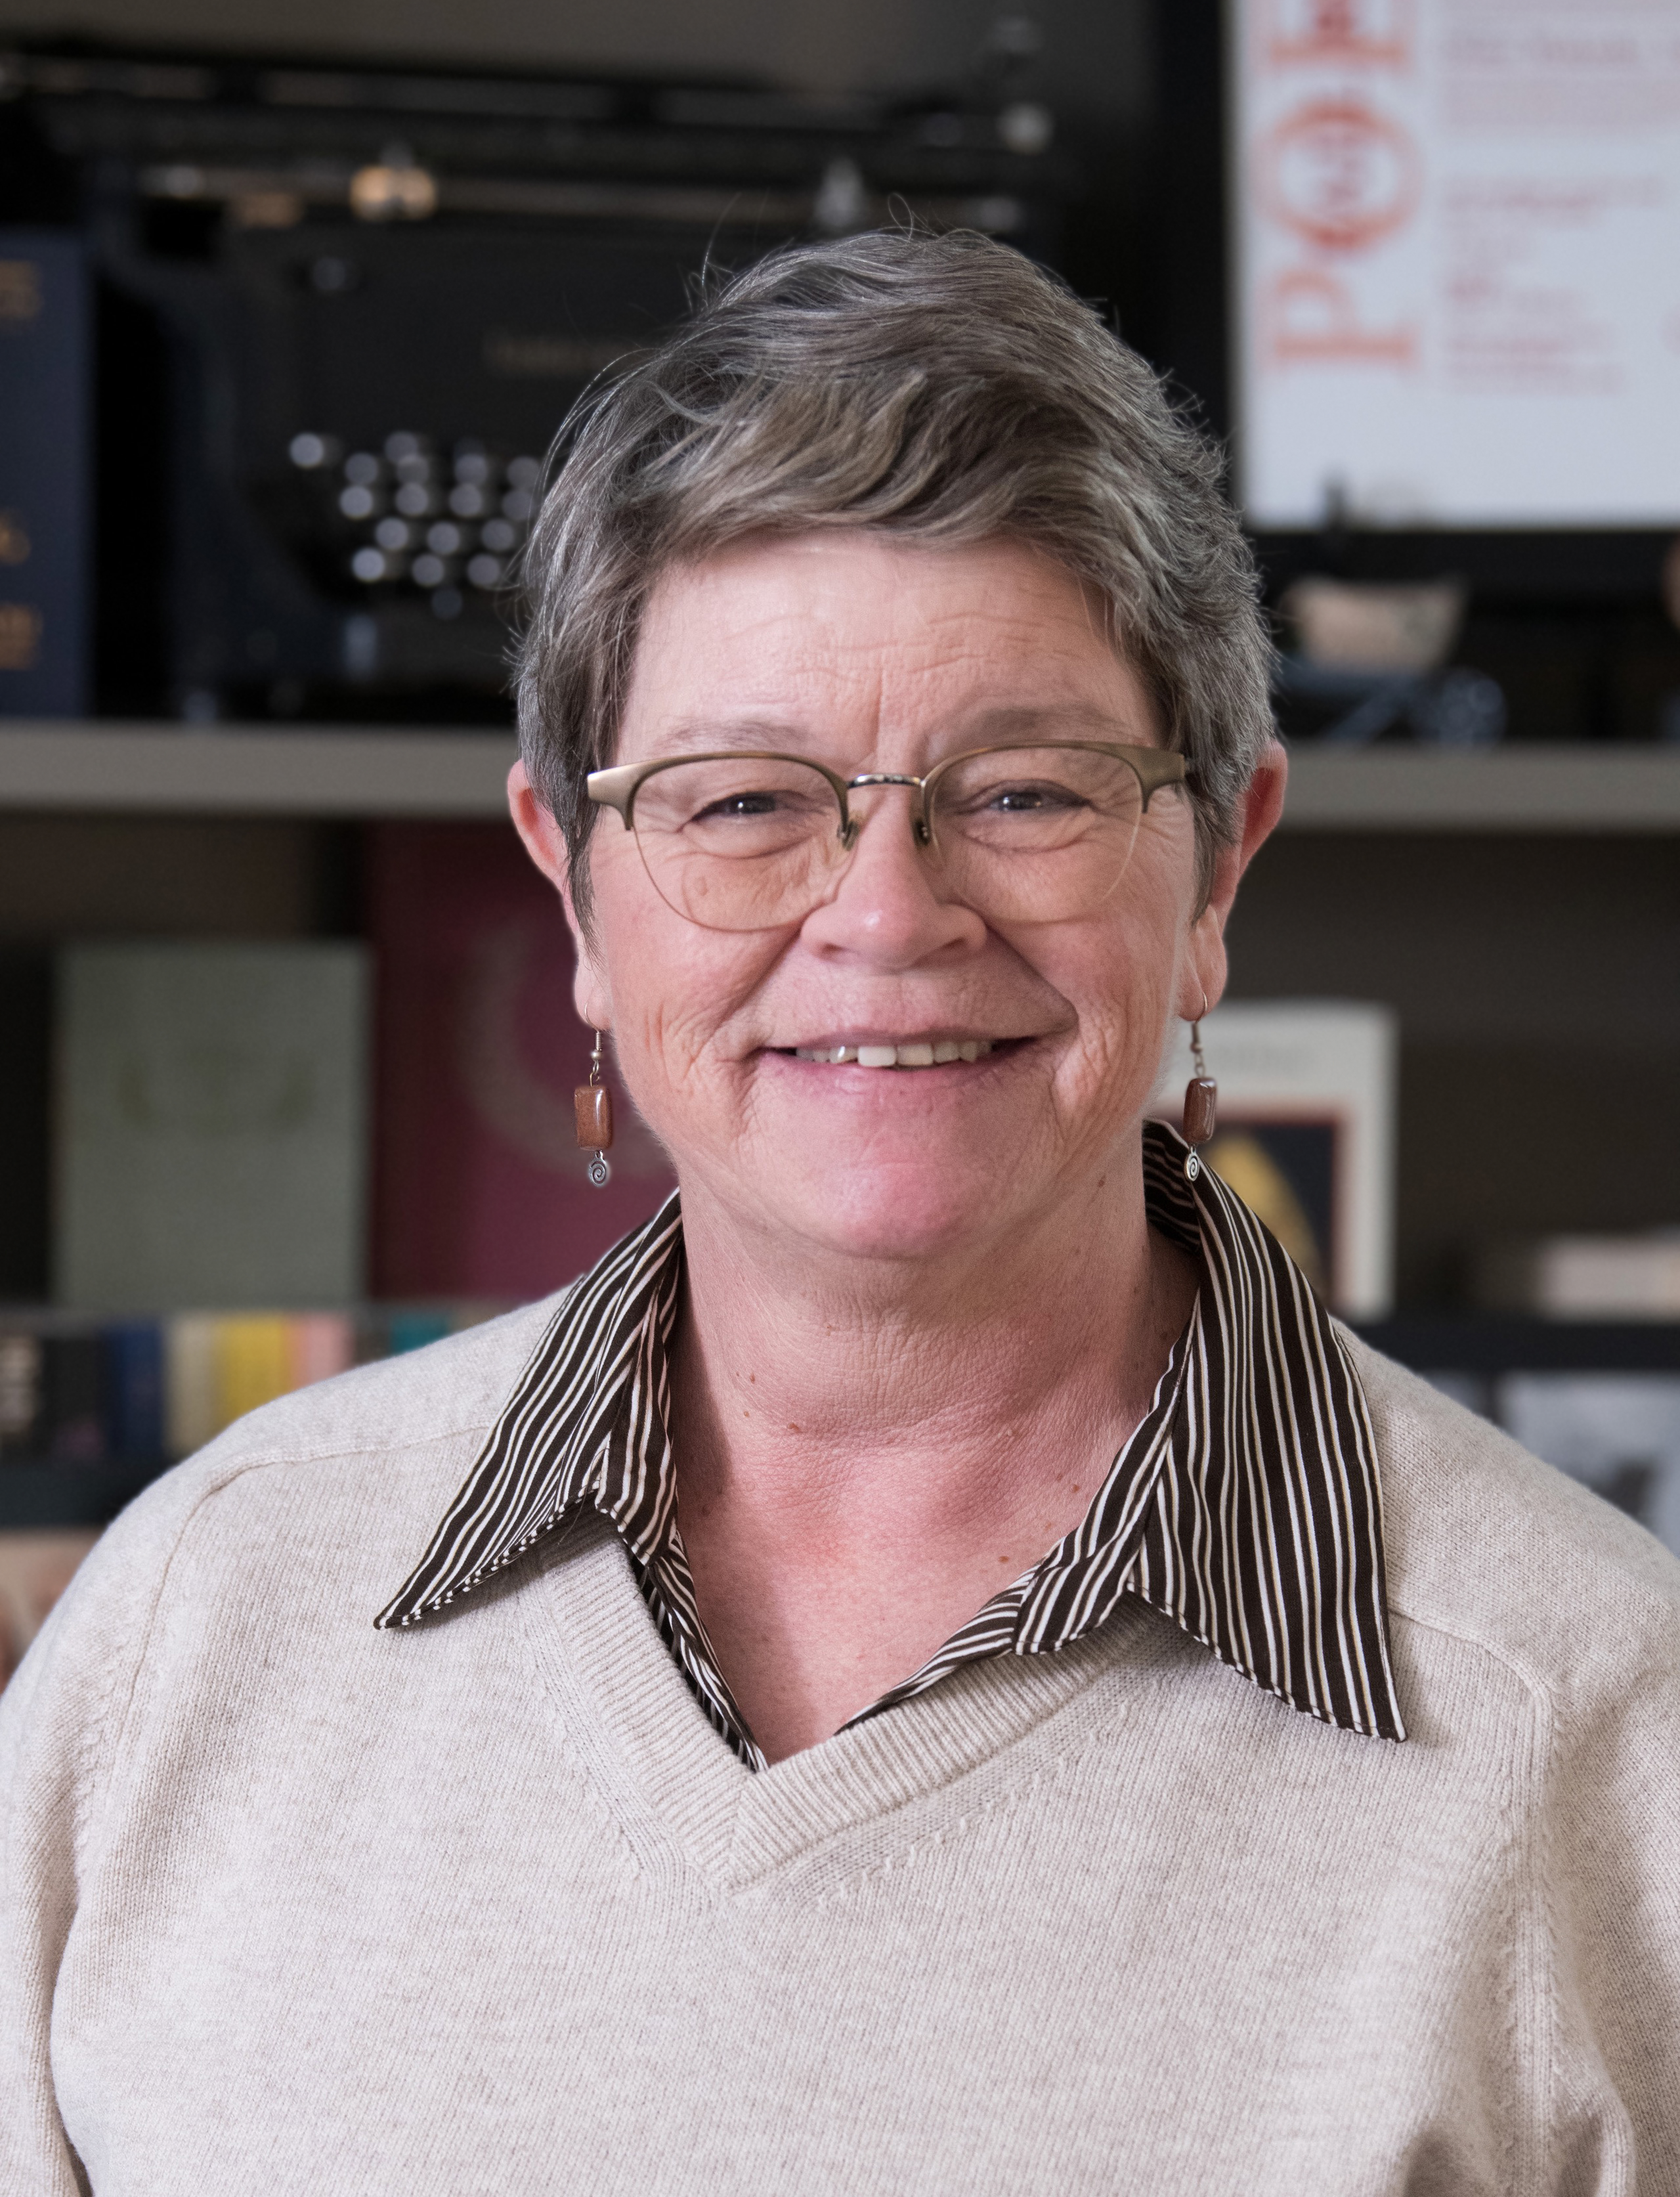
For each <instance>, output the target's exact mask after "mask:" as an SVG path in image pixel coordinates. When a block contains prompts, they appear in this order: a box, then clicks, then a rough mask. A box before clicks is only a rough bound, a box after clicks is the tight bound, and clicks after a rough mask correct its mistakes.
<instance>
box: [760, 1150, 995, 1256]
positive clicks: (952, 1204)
mask: <svg viewBox="0 0 1680 2197" xmlns="http://www.w3.org/2000/svg"><path fill="white" fill-rule="evenodd" d="M794 1176H795V1170H792V1169H790V1170H789V1172H788V1174H787V1175H785V1177H784V1185H785V1196H784V1197H782V1198H780V1199H779V1200H777V1201H776V1203H777V1205H778V1208H779V1217H780V1218H781V1219H782V1220H784V1221H785V1223H787V1224H789V1225H791V1227H792V1229H793V1230H794V1231H795V1232H797V1233H798V1234H800V1235H802V1236H804V1237H806V1238H814V1239H815V1240H817V1241H819V1242H820V1243H822V1244H823V1245H824V1246H825V1247H826V1249H829V1250H831V1251H832V1252H835V1253H837V1254H839V1255H842V1256H848V1257H852V1258H860V1259H888V1260H895V1261H900V1260H920V1259H932V1258H938V1257H940V1256H941V1255H948V1254H951V1253H953V1252H960V1251H962V1250H963V1249H967V1248H971V1247H973V1246H975V1245H976V1244H979V1243H984V1242H985V1241H987V1240H988V1239H989V1238H991V1237H993V1236H994V1235H995V1234H996V1232H997V1231H998V1230H999V1227H1000V1226H1007V1225H1008V1222H1007V1215H1006V1214H1005V1210H1004V1208H1005V1204H1006V1203H1007V1201H1006V1199H1005V1198H1004V1197H1000V1196H999V1187H1000V1185H999V1181H998V1180H997V1178H996V1176H995V1175H994V1174H992V1173H991V1172H989V1171H988V1170H987V1169H985V1168H983V1167H977V1166H976V1165H975V1164H974V1162H973V1159H972V1157H971V1156H970V1157H968V1158H966V1159H959V1158H957V1157H955V1156H952V1155H949V1154H943V1155H933V1154H930V1153H929V1152H927V1151H923V1152H920V1153H918V1154H914V1155H908V1154H906V1155H901V1156H896V1157H895V1156H887V1155H884V1154H882V1153H879V1152H877V1153H875V1154H873V1155H871V1156H867V1157H864V1158H860V1159H858V1160H856V1161H854V1162H851V1163H849V1164H848V1163H847V1162H844V1161H842V1162H839V1163H838V1164H834V1163H831V1164H829V1165H828V1166H827V1167H826V1168H799V1169H798V1170H797V1176H798V1178H799V1180H797V1181H796V1180H795V1179H794Z"/></svg>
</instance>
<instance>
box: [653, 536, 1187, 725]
mask: <svg viewBox="0 0 1680 2197" xmlns="http://www.w3.org/2000/svg"><path fill="white" fill-rule="evenodd" d="M1091 598H1092V590H1091V589H1090V588H1088V587H1087V586H1086V585H1085V584H1084V583H1081V582H1080V581H1079V580H1078V579H1077V578H1076V577H1075V576H1074V575H1073V574H1071V573H1069V571H1066V570H1065V568H1063V566H1061V565H1057V564H1056V563H1054V562H1053V561H1052V560H1051V559H1049V558H1047V557H1046V556H1044V555H1042V554H1040V553H1039V552H1037V551H1034V550H1032V549H1029V548H1023V547H1022V545H1020V544H1017V543H1013V542H984V543H979V544H973V545H968V546H965V547H953V548H944V547H929V546H926V545H921V544H914V545H907V544H905V543H901V542H892V541H890V540H889V539H888V538H884V537H883V536H873V535H865V534H861V533H860V534H859V535H856V536H844V537H839V536H820V537H818V538H817V539H816V540H814V541H811V542H807V541H805V540H798V541H796V542H765V541H762V540H761V541H758V542H750V543H745V544H739V545H736V546H735V547H734V548H731V549H729V550H727V551H725V552H722V553H721V554H719V555H717V556H716V557H714V558H711V559H706V560H705V561H704V562H703V563H700V564H698V565H690V566H685V567H679V568H677V569H676V570H675V571H672V572H670V573H669V574H668V575H667V576H666V577H665V578H664V579H663V581H662V582H661V583H660V585H659V587H658V588H657V589H656V590H655V593H654V595H653V597H652V600H651V601H650V602H649V605H648V607H647V612H646V617H645V618H644V621H643V624H642V632H641V639H640V645H639V646H638V650H637V655H636V661H635V664H634V666H633V670H632V679H631V685H630V692H629V697H628V699H627V704H626V708H625V712H624V718H623V728H622V737H621V739H620V743H619V745H618V750H617V753H618V758H619V760H621V761H633V760H638V759H641V758H644V757H648V756H654V755H661V754H668V753H671V752H703V751H706V750H709V749H716V748H729V747H752V748H766V747H770V748H779V749H785V750H786V751H790V752H792V753H795V754H811V755H816V756H821V758H822V759H823V760H824V761H826V762H829V763H830V764H831V766H833V767H836V768H842V767H849V766H851V765H853V764H860V765H876V766H879V765H880V764H881V763H882V762H883V758H884V757H885V756H887V755H889V754H890V755H891V756H892V757H893V759H894V762H895V764H902V763H905V762H921V763H923V764H924V765H925V764H926V763H928V762H932V761H934V760H936V759H937V758H938V757H939V756H941V755H943V754H950V753H956V752H959V751H961V750H962V749H964V748H965V747H974V746H983V745H988V744H989V743H991V742H994V741H1008V740H1020V739H1042V738H1057V737H1059V738H1063V739H1104V740H1115V741H1129V742H1133V743H1139V744H1153V743H1154V742H1155V740H1156V739H1157V737H1158V735H1157V733H1156V729H1155V726H1154V721H1153V712H1152V711H1151V710H1150V704H1149V701H1148V699H1147V696H1146V694H1145V693H1144V688H1143V687H1142V684H1141V682H1140V681H1138V677H1137V675H1136V674H1135V673H1134V672H1133V670H1132V669H1131V667H1130V666H1129V665H1128V664H1127V663H1126V662H1125V660H1124V658H1123V657H1121V656H1120V655H1119V654H1117V653H1116V652H1115V649H1114V647H1113V646H1112V645H1111V643H1110V641H1109V637H1108V634H1107V620H1106V617H1105V616H1102V615H1099V614H1098V611H1097V609H1096V608H1095V607H1094V606H1093V604H1092V600H1091Z"/></svg>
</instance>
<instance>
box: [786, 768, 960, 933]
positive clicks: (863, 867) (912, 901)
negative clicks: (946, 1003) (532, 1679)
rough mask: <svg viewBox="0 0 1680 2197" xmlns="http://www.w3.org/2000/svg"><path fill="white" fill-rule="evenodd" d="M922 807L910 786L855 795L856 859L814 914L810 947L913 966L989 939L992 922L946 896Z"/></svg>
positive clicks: (807, 925) (809, 920) (872, 789)
mask: <svg viewBox="0 0 1680 2197" xmlns="http://www.w3.org/2000/svg"><path fill="white" fill-rule="evenodd" d="M919 805H920V804H919V801H918V796H917V794H916V791H915V790H914V789H913V788H909V787H907V788H905V789H903V790H902V791H901V790H900V789H899V788H898V787H897V786H890V787H870V788H868V789H866V791H862V792H860V793H854V795H853V796H852V804H851V807H852V817H853V821H854V826H855V827H856V831H857V838H856V842H855V843H854V847H853V850H852V855H851V860H850V861H849V862H848V864H847V866H846V868H845V870H844V872H843V874H842V876H841V879H840V884H839V887H838V890H837V891H836V893H835V895H834V896H833V898H832V899H831V900H830V901H826V902H825V904H824V905H823V906H822V907H820V908H818V909H817V910H816V911H815V912H814V913H813V914H812V915H810V916H808V918H807V919H806V922H805V927H804V931H803V938H804V942H805V943H806V944H807V945H808V946H810V947H812V948H815V949H817V950H818V951H826V952H829V953H849V954H860V955H861V956H863V957H864V958H865V959H868V960H871V961H873V962H876V963H878V965H881V966H883V967H884V968H892V969H908V968H913V967H915V966H916V965H917V964H918V963H919V962H923V961H926V960H929V959H932V958H934V957H936V956H939V955H946V954H953V953H959V952H962V951H964V950H965V949H967V948H972V947H975V946H977V945H979V944H980V943H981V942H982V940H983V939H984V938H985V936H986V925H985V923H984V921H983V920H982V918H981V917H980V916H978V915H977V914H976V913H975V911H974V910H973V909H972V908H970V907H964V906H963V904H962V903H961V902H960V901H953V900H947V899H946V898H944V897H942V896H941V887H940V877H939V872H938V868H937V867H936V864H935V863H934V862H933V861H930V858H929V856H928V855H926V854H924V852H923V850H922V849H921V848H920V846H919V845H918V842H917V838H916V828H915V819H916V817H917V815H918V813H919Z"/></svg>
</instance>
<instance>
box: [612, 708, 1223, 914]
mask: <svg viewBox="0 0 1680 2197" xmlns="http://www.w3.org/2000/svg"><path fill="white" fill-rule="evenodd" d="M1047 749H1048V750H1052V751H1059V750H1063V749H1066V750H1070V751H1074V752H1075V753H1079V754H1084V755H1100V756H1109V757H1110V758H1111V759H1112V760H1113V761H1115V762H1120V763H1123V764H1124V765H1125V766H1126V767H1127V769H1129V770H1130V771H1131V772H1132V774H1133V776H1134V777H1135V778H1136V780H1137V781H1138V795H1139V800H1138V818H1139V820H1142V818H1143V817H1144V815H1145V814H1147V813H1148V809H1149V805H1150V795H1151V794H1153V793H1156V792H1158V791H1160V789H1161V788H1162V786H1163V785H1184V784H1185V782H1186V780H1187V779H1188V776H1189V768H1188V765H1187V764H1186V762H1185V758H1184V756H1181V755H1179V754H1177V753H1175V752H1174V751H1173V750H1171V749H1168V748H1152V747H1137V746H1132V745H1127V744H1125V743H1122V742H1119V741H1111V740H999V741H997V742H994V744H992V745H989V746H987V747H981V748H965V749H964V751H963V752H962V753H961V754H960V755H953V756H945V757H944V758H943V760H942V761H941V762H937V763H936V764H935V765H934V767H933V768H932V769H931V770H930V771H928V772H927V773H925V774H924V775H922V776H919V777H918V776H917V775H915V774H913V773H911V772H907V771H895V770H866V771H860V772H858V773H857V774H855V775H854V776H853V777H850V778H845V777H843V776H842V775H841V774H840V773H839V772H838V771H837V770H831V769H830V768H828V766H827V764H826V763H822V762H817V761H816V759H815V758H814V756H800V755H786V754H784V753H782V752H781V751H779V750H775V749H769V748H718V749H712V750H709V751H706V752H704V753H702V754H697V755H676V756H658V757H656V758H655V759H653V760H652V761H651V762H627V763H615V764H613V765H611V767H610V768H607V769H605V770H592V771H591V772H590V773H589V774H588V778H587V779H586V780H584V787H585V790H586V791H587V792H588V797H589V798H590V800H591V801H593V802H596V803H599V804H600V807H601V808H603V809H611V810H613V811H614V813H615V814H617V816H618V818H619V820H621V822H622V823H623V826H624V829H625V830H626V831H627V832H634V829H635V803H636V796H637V794H638V793H639V792H640V791H641V789H642V787H643V786H644V785H646V783H647V781H648V780H649V779H651V778H655V777H657V776H658V774H660V773H661V772H662V771H667V770H679V769H682V768H686V766H688V765H690V764H692V763H707V762H779V763H792V764H796V765H797V766H799V767H800V768H803V769H806V770H811V771H814V772H815V773H816V774H817V775H818V776H819V777H820V778H823V779H826V780H827V782H828V785H829V786H830V788H831V791H832V792H833V795H834V800H835V807H836V810H837V814H838V816H839V820H840V822H839V831H838V833H837V837H838V839H839V842H840V844H841V846H842V847H843V849H845V851H846V852H847V853H848V854H850V852H851V850H852V849H853V848H854V846H855V845H856V843H857V837H858V833H859V832H860V829H861V828H862V826H861V820H860V819H859V818H857V817H855V816H854V815H853V814H852V810H851V803H850V801H849V795H851V794H852V793H854V792H855V791H859V790H860V789H861V788H864V787H867V786H875V785H904V786H908V787H910V788H911V789H912V791H914V792H915V794H916V797H917V799H916V804H915V809H914V813H913V816H912V834H913V837H914V838H915V841H916V843H917V845H918V847H926V848H931V847H935V846H936V838H935V830H934V807H933V804H934V797H935V795H936V791H937V790H938V786H939V782H940V780H941V779H942V778H944V777H945V775H946V774H947V772H949V771H953V770H954V769H956V768H957V767H958V765H959V764H961V763H965V762H975V761H976V759H977V758H979V757H980V756H990V755H1017V754H1042V753H1043V752H1044V751H1046V750H1047ZM638 844H639V845H640V841H638ZM642 859H643V861H645V862H646V861H648V859H649V857H648V855H647V852H646V849H643V852H642ZM1121 867H1124V865H1123V864H1122V865H1121ZM651 873H652V872H651V871H650V874H651ZM656 884H657V880H656ZM660 890H661V896H662V897H663V896H664V895H663V888H660ZM671 904H672V905H673V906H675V902H673V903H671ZM676 912H677V913H679V914H680V915H682V916H683V917H684V919H685V920H686V921H688V922H691V923H693V922H698V921H700V919H699V918H698V917H697V916H694V915H692V914H690V913H688V911H687V910H686V909H683V908H680V907H679V908H677V911H676ZM702 927H703V928H706V927H710V926H705V925H703V926H702ZM726 927H727V926H726Z"/></svg>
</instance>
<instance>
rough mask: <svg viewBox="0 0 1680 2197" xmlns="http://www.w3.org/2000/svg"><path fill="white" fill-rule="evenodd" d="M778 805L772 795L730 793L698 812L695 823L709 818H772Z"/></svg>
mask: <svg viewBox="0 0 1680 2197" xmlns="http://www.w3.org/2000/svg"><path fill="white" fill-rule="evenodd" d="M777 806H778V803H777V799H776V796H775V795H774V794H773V793H732V794H729V795H727V797H725V798H724V799H723V800H721V801H714V802H713V803H710V806H709V807H707V808H705V809H701V810H700V812H699V814H698V815H697V816H696V818H695V822H696V823H697V824H698V823H703V822H704V820H705V819H706V818H707V817H709V816H773V815H774V814H775V813H776V809H777Z"/></svg>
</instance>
